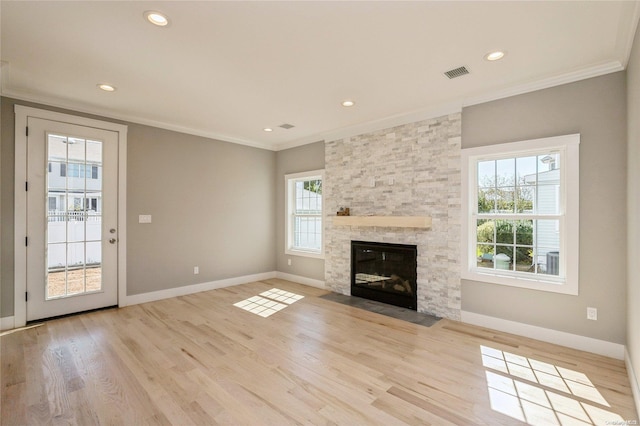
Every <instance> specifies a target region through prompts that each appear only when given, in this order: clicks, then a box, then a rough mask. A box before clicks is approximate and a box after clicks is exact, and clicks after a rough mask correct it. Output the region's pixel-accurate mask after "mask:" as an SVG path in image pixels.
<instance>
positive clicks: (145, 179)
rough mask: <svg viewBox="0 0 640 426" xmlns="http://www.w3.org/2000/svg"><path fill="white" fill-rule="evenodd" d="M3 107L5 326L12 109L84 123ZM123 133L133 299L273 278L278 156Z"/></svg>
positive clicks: (180, 137) (9, 296)
mask: <svg viewBox="0 0 640 426" xmlns="http://www.w3.org/2000/svg"><path fill="white" fill-rule="evenodd" d="M1 101H2V117H1V120H2V122H1V125H2V126H1V127H2V141H1V151H2V171H1V173H2V181H1V182H2V187H1V195H2V200H3V202H2V206H1V208H2V235H1V236H0V241H1V243H2V276H1V280H2V281H1V291H2V307H1V309H2V311H1V316H2V317H6V316H12V315H13V312H14V311H13V299H14V293H13V260H14V256H13V216H14V214H13V209H14V204H13V192H14V188H13V187H14V163H13V162H14V113H13V105H14V104H15V103H19V104H22V105H27V106H34V107H37V108H42V109H51V110H55V111H61V112H66V113H70V114H75V115H80V116H89V115H87V114H79V113H75V112H73V111H66V110H61V109H58V108H50V107H46V106H42V105H37V104H32V103H28V102H22V101H20V102H17V101H14V100H12V99H8V98H2V99H1ZM89 117H92V118H97V119H103V120H106V121H114V122H120V121H117V120H110V119H105V118H102V117H95V116H89ZM124 124H128V125H129V133H128V147H127V148H128V149H127V157H128V159H127V165H126V166H127V175H128V176H127V178H128V179H127V226H128V235H127V284H128V294H129V295H133V294H140V293H146V292H151V291H157V290H164V289H167V288H173V287H180V286H185V285H190V284H196V283H203V282H208V281H214V280H220V279H224V278H229V277H237V276H243V275H249V274H254V273H260V272H269V271H274V270H275V267H276V256H275V253H274V251H273V242H274V241H275V223H276V221H275V210H276V209H275V205H274V202H275V188H274V186H273V182H274V181H275V170H276V167H275V166H276V154H275V153H274V152H271V151H267V150H262V149H257V148H251V147H246V146H242V145H236V144H231V143H227V142H221V141H217V140H212V139H207V138H203V137H198V136H191V135H186V134H182V133H177V132H173V131H169V130H163V129H158V128H154V127H149V126H143V125H139V124H132V123H124ZM322 158H324V156H322ZM139 214H151V215H152V216H153V223H152V224H145V225H143V224H139V223H138V215H139ZM247 242H250V243H249V244H248V243H247ZM194 266H199V268H200V274H199V275H194V274H193V267H194Z"/></svg>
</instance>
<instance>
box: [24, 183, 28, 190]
mask: <svg viewBox="0 0 640 426" xmlns="http://www.w3.org/2000/svg"><path fill="white" fill-rule="evenodd" d="M24 190H25V191H28V190H29V182H25V183H24Z"/></svg>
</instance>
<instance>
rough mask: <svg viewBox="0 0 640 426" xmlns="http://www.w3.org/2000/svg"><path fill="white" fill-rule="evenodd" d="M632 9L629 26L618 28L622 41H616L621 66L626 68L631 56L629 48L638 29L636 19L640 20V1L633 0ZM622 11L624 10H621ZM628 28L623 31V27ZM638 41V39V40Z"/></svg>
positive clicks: (631, 46) (622, 17)
mask: <svg viewBox="0 0 640 426" xmlns="http://www.w3.org/2000/svg"><path fill="white" fill-rule="evenodd" d="M632 7H633V10H632V11H631V13H630V15H631V28H629V27H625V26H624V25H620V27H619V29H620V31H621V33H619V36H618V37H620V38H623V39H624V40H623V41H622V42H620V41H618V43H616V44H617V45H618V47H619V49H621V50H620V51H618V52H619V57H621V58H622V66H623V67H624V68H627V65H628V64H629V58H630V57H631V49H632V48H633V40H634V38H635V36H636V31H637V30H638V21H640V1H634V2H633V6H632ZM623 13H624V11H623ZM620 19H624V15H623V16H621V17H620ZM627 28H628V29H629V31H628V32H626V33H625V32H624V30H625V29H627ZM639 41H640V40H639Z"/></svg>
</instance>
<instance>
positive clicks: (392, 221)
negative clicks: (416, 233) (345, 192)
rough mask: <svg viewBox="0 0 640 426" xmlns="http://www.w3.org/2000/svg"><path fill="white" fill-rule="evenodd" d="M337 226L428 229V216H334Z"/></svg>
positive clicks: (429, 223) (429, 218) (334, 222)
mask: <svg viewBox="0 0 640 426" xmlns="http://www.w3.org/2000/svg"><path fill="white" fill-rule="evenodd" d="M333 224H334V225H338V226H387V227H391V228H430V227H431V217H429V216H334V217H333Z"/></svg>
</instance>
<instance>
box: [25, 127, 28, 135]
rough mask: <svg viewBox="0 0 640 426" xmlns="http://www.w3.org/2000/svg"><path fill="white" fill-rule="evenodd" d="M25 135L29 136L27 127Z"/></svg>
mask: <svg viewBox="0 0 640 426" xmlns="http://www.w3.org/2000/svg"><path fill="white" fill-rule="evenodd" d="M25 134H26V135H27V136H29V126H27V127H26V131H25Z"/></svg>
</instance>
